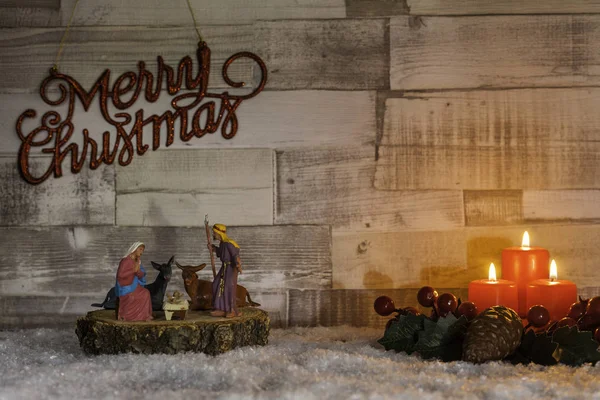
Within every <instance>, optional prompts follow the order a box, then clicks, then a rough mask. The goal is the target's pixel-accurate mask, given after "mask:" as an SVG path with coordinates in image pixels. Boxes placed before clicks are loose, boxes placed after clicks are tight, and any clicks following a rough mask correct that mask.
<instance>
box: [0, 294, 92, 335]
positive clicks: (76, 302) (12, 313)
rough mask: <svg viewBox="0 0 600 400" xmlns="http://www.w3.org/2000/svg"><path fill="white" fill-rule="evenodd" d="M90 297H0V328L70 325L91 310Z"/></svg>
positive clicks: (68, 326)
mask: <svg viewBox="0 0 600 400" xmlns="http://www.w3.org/2000/svg"><path fill="white" fill-rule="evenodd" d="M96 300H97V299H95V298H93V297H90V296H65V295H62V296H61V295H56V296H29V295H23V296H5V295H2V296H0V311H1V313H0V329H29V328H71V329H73V327H74V326H75V322H76V321H77V318H78V317H81V316H84V315H85V314H86V313H87V312H88V311H92V307H90V304H91V303H92V302H95V301H96Z"/></svg>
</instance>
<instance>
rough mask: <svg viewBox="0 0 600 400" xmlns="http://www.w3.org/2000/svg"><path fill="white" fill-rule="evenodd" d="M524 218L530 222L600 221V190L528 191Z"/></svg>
mask: <svg viewBox="0 0 600 400" xmlns="http://www.w3.org/2000/svg"><path fill="white" fill-rule="evenodd" d="M523 217H524V218H525V219H526V220H530V221H545V220H550V221H551V220H571V221H582V220H583V221H585V220H597V219H600V190H526V191H524V192H523Z"/></svg>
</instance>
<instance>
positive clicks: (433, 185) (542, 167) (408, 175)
mask: <svg viewBox="0 0 600 400" xmlns="http://www.w3.org/2000/svg"><path fill="white" fill-rule="evenodd" d="M379 156H380V158H379V160H378V163H377V172H376V174H375V188H377V189H384V190H406V189H472V190H498V189H585V188H600V144H598V143H594V144H592V143H590V144H588V145H586V146H582V145H577V144H575V145H573V146H571V147H567V146H566V145H565V146H561V147H557V148H554V147H548V148H544V147H540V148H534V147H526V148H518V147H515V148H501V147H498V148H493V147H481V146H448V147H441V146H439V147H429V146H396V147H381V148H380V149H379Z"/></svg>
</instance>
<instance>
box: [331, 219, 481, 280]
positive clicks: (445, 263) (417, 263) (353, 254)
mask: <svg viewBox="0 0 600 400" xmlns="http://www.w3.org/2000/svg"><path fill="white" fill-rule="evenodd" d="M461 232H463V231H462V230H453V231H428V232H387V233H356V234H350V233H340V234H337V233H335V232H334V235H333V253H332V256H333V288H334V289H382V288H394V289H397V288H407V287H413V288H419V287H421V286H423V285H425V284H428V285H433V286H440V285H446V282H447V281H448V280H450V281H453V282H457V281H458V282H460V283H462V280H461V279H458V280H457V279H456V276H465V275H467V259H466V254H467V253H466V241H465V236H464V234H461ZM466 282H467V283H468V282H469V281H466ZM457 286H461V285H457Z"/></svg>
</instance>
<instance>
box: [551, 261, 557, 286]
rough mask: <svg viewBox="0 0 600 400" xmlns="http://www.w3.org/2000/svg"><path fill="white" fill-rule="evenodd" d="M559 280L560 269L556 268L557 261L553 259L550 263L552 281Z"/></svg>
mask: <svg viewBox="0 0 600 400" xmlns="http://www.w3.org/2000/svg"><path fill="white" fill-rule="evenodd" d="M556 280H558V269H557V268H556V261H554V260H552V262H551V263H550V281H551V282H554V281H556Z"/></svg>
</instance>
